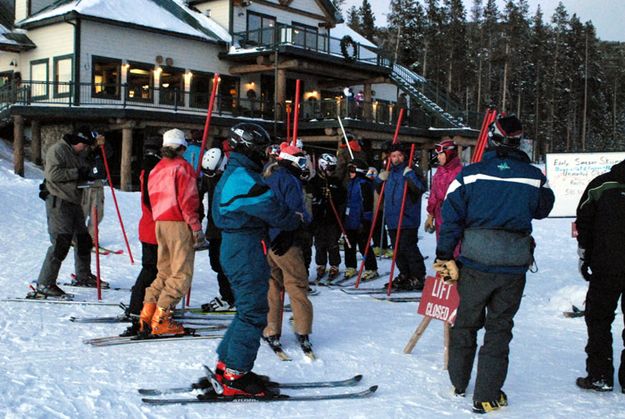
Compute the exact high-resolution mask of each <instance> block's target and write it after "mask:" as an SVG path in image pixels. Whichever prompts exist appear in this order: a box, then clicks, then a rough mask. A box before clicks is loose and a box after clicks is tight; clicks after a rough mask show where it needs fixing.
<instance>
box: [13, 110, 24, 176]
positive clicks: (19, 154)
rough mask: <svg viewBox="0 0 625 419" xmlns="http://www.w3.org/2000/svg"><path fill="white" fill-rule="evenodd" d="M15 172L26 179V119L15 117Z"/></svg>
mask: <svg viewBox="0 0 625 419" xmlns="http://www.w3.org/2000/svg"><path fill="white" fill-rule="evenodd" d="M13 171H14V172H15V174H16V175H19V176H21V177H24V117H23V116H22V115H15V116H14V117H13Z"/></svg>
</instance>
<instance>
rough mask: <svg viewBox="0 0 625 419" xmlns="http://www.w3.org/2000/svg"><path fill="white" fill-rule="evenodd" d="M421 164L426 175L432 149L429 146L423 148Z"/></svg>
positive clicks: (422, 172)
mask: <svg viewBox="0 0 625 419" xmlns="http://www.w3.org/2000/svg"><path fill="white" fill-rule="evenodd" d="M419 165H420V167H421V174H422V175H424V174H425V173H426V172H427V171H428V170H429V167H430V151H429V150H428V149H427V148H422V149H421V161H420V162H419Z"/></svg>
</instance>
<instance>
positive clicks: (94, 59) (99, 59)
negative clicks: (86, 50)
mask: <svg viewBox="0 0 625 419" xmlns="http://www.w3.org/2000/svg"><path fill="white" fill-rule="evenodd" d="M102 63H106V64H117V81H116V83H115V86H116V90H117V91H116V93H115V94H109V93H106V91H105V90H104V89H103V90H102V92H96V84H98V83H96V82H95V66H96V64H102ZM100 84H102V85H105V86H106V84H104V83H100ZM121 93H122V60H121V59H120V58H111V57H104V56H101V55H92V56H91V97H92V98H95V99H114V100H121Z"/></svg>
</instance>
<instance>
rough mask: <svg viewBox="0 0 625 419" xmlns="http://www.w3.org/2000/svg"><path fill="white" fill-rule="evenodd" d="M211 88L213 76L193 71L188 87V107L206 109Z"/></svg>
mask: <svg viewBox="0 0 625 419" xmlns="http://www.w3.org/2000/svg"><path fill="white" fill-rule="evenodd" d="M212 86H213V74H211V73H202V72H199V71H197V72H196V71H193V76H191V84H190V86H189V106H190V107H192V108H201V109H207V108H208V99H209V97H210V92H211V89H212Z"/></svg>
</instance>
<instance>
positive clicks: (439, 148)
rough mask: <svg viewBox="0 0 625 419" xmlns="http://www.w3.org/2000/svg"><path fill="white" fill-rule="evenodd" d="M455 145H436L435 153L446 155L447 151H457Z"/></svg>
mask: <svg viewBox="0 0 625 419" xmlns="http://www.w3.org/2000/svg"><path fill="white" fill-rule="evenodd" d="M455 149H456V146H455V145H443V144H434V152H435V153H436V154H441V153H444V152H445V150H455Z"/></svg>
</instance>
